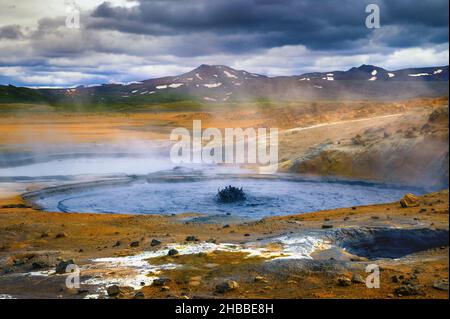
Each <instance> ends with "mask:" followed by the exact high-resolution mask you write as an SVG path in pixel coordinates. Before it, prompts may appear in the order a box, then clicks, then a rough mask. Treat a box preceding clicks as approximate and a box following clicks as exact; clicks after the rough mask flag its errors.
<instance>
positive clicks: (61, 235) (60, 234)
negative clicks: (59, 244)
mask: <svg viewBox="0 0 450 319" xmlns="http://www.w3.org/2000/svg"><path fill="white" fill-rule="evenodd" d="M65 237H67V235H66V234H65V233H58V234H56V236H55V238H65Z"/></svg>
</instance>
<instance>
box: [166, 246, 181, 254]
mask: <svg viewBox="0 0 450 319" xmlns="http://www.w3.org/2000/svg"><path fill="white" fill-rule="evenodd" d="M178 254H179V252H178V250H176V249H175V248H172V249H170V250H169V252H168V253H167V255H169V256H175V255H178Z"/></svg>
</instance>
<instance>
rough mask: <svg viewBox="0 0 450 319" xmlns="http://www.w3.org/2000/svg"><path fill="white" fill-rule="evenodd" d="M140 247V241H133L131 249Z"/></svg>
mask: <svg viewBox="0 0 450 319" xmlns="http://www.w3.org/2000/svg"><path fill="white" fill-rule="evenodd" d="M138 246H139V241H137V240H135V241H132V242H131V243H130V247H138Z"/></svg>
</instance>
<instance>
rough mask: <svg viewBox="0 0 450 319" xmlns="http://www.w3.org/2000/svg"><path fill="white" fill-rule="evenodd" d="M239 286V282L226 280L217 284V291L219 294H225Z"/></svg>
mask: <svg viewBox="0 0 450 319" xmlns="http://www.w3.org/2000/svg"><path fill="white" fill-rule="evenodd" d="M238 288H239V284H238V283H237V282H236V281H233V280H226V281H224V282H222V283H220V284H218V285H216V289H215V291H216V292H217V293H219V294H224V293H227V292H229V291H232V290H236V289H238Z"/></svg>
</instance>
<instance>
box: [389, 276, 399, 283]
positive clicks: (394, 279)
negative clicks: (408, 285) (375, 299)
mask: <svg viewBox="0 0 450 319" xmlns="http://www.w3.org/2000/svg"><path fill="white" fill-rule="evenodd" d="M391 281H392V282H394V283H397V282H399V278H398V276H396V275H394V276H392V277H391Z"/></svg>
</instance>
